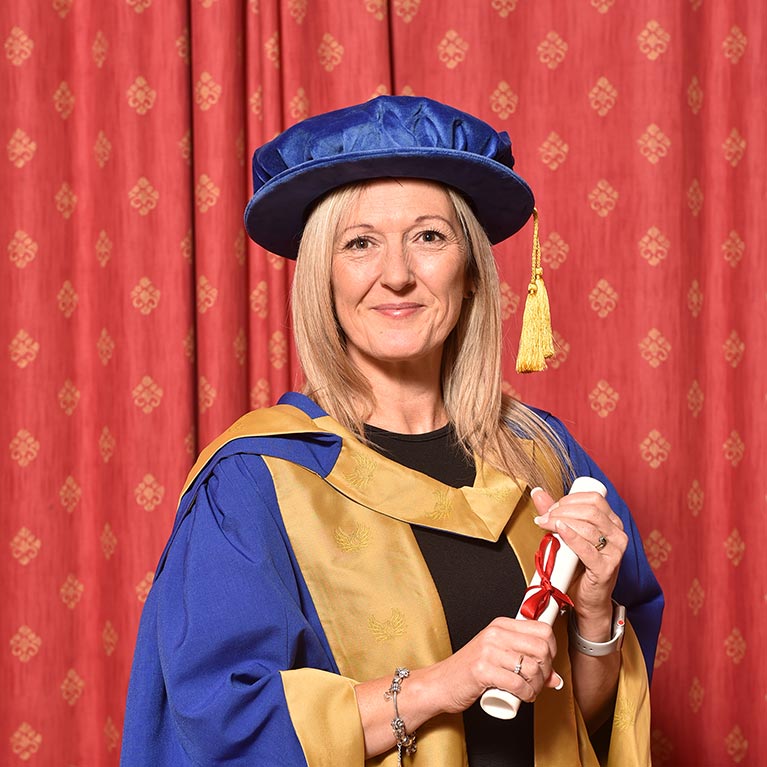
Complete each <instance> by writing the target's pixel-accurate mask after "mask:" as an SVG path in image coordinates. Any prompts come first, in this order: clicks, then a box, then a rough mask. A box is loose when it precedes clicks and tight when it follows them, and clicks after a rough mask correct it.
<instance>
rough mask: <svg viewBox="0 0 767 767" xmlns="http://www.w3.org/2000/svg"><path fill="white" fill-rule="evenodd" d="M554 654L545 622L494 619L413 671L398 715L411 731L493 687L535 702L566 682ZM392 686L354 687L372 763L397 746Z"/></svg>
mask: <svg viewBox="0 0 767 767" xmlns="http://www.w3.org/2000/svg"><path fill="white" fill-rule="evenodd" d="M556 653H557V644H556V641H555V639H554V632H553V631H552V629H551V627H550V626H547V625H546V624H545V623H539V622H538V621H526V620H518V619H516V618H496V619H495V620H494V621H493V622H492V623H490V625H489V626H487V627H486V628H484V629H483V630H482V631H480V632H479V634H477V635H476V636H475V637H474V639H472V640H471V641H470V642H468V643H467V644H466V645H464V646H463V647H462V648H461V649H460V650H458V652H456V653H453V655H451V656H450V657H448V658H445V660H442V661H439V662H438V663H435V664H434V665H432V666H426V667H425V668H418V669H411V671H410V676H409V677H408V679H407V681H406V682H404V683H403V685H402V693H401V694H400V695H399V696H398V698H397V705H398V708H399V713H400V716H401V717H402V719H403V720H404V722H405V726H406V727H407V730H408V732H413V731H414V730H416V729H417V728H418V727H420V726H421V725H422V724H423V723H424V722H426V721H428V720H429V719H432V718H433V717H435V716H437V715H439V714H444V713H448V714H459V713H461V712H463V711H465V710H466V709H467V708H469V706H471V705H472V703H474V701H475V700H477V699H478V698H479V696H480V695H482V693H483V692H484V691H485V690H487V689H488V688H490V687H500V688H501V689H503V690H508V691H509V692H511V693H513V694H514V695H516V696H517V697H518V698H520V699H521V700H525V701H530V702H532V701H534V700H535V699H536V697H538V695H539V694H540V692H541V690H542V689H543V688H544V687H559V686H560V685H561V683H562V679H561V677H560V676H559V674H557V672H556V671H554V670H553V667H552V662H553V660H554V656H555V655H556ZM519 663H521V668H520V670H519V673H518V674H517V673H515V671H514V669H515V668H516V666H517V664H519ZM390 682H391V677H381V678H380V679H373V680H370V681H369V682H362V683H360V684H358V685H356V686H355V693H356V695H357V705H358V707H359V711H360V719H361V721H362V729H363V731H364V734H365V758H368V759H369V758H370V757H373V756H376V755H377V754H380V753H382V752H383V751H386V750H388V749H390V748H392V746H393V745H394V738H393V735H392V729H391V719H392V715H393V709H392V703H391V701H388V700H387V699H386V698H385V696H384V692H385V691H386V690H387V689H388V687H389V684H390Z"/></svg>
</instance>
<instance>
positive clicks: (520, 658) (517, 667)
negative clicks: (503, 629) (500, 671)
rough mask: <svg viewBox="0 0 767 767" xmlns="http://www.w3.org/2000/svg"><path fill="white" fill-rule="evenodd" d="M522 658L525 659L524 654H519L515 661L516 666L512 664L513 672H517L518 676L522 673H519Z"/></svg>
mask: <svg viewBox="0 0 767 767" xmlns="http://www.w3.org/2000/svg"><path fill="white" fill-rule="evenodd" d="M524 659H525V656H524V655H520V656H519V662H518V663H517V665H516V666H514V673H515V674H519V675H520V676H521V675H522V674H521V672H522V661H523V660H524Z"/></svg>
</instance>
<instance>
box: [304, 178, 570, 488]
mask: <svg viewBox="0 0 767 767" xmlns="http://www.w3.org/2000/svg"><path fill="white" fill-rule="evenodd" d="M363 187H364V184H352V185H349V186H346V187H342V188H340V189H337V190H334V191H332V192H330V193H329V194H328V195H326V196H325V197H324V198H323V199H322V200H321V201H320V202H319V203H318V204H317V205H316V206H315V208H314V209H313V211H312V212H311V214H310V215H309V218H308V219H307V222H306V226H305V228H304V233H303V236H302V238H301V244H300V247H299V250H298V259H297V261H296V271H295V275H294V279H293V291H292V311H293V330H294V334H295V340H296V349H297V352H298V357H299V360H300V361H301V366H302V368H303V371H304V375H305V378H306V384H305V386H304V392H305V393H306V394H307V395H309V396H311V397H312V398H313V399H314V400H315V401H316V402H317V404H318V405H319V406H320V407H322V408H323V409H324V410H325V411H326V412H328V413H329V414H330V415H331V416H333V418H335V419H336V420H337V421H338V422H339V423H341V424H342V425H343V426H344V427H346V428H347V429H349V430H350V431H352V432H354V433H355V434H357V435H358V436H359V437H361V438H363V439H364V426H363V424H364V419H365V417H366V415H367V414H369V413H370V412H372V410H373V404H374V395H373V392H372V389H371V388H370V384H369V383H368V381H367V379H366V378H365V377H364V376H363V375H362V374H361V373H360V371H359V370H358V369H357V368H356V367H355V366H354V365H353V364H352V362H351V360H350V359H349V357H348V355H347V354H346V348H345V339H344V334H343V331H342V330H341V327H340V326H339V324H338V320H337V318H336V315H335V309H334V299H333V289H332V285H331V269H332V260H333V247H334V243H335V240H336V236H337V228H338V226H339V224H340V222H341V221H342V220H343V218H344V216H345V215H346V213H347V212H348V210H349V209H350V207H351V205H352V204H353V203H354V201H355V200H356V198H357V196H358V195H359V193H360V191H361V190H362V188H363ZM444 188H445V190H446V192H447V194H448V196H449V198H450V201H451V203H452V205H453V207H454V209H455V212H456V215H457V217H458V219H459V221H460V223H461V229H462V234H463V239H464V246H465V247H464V250H465V252H466V272H467V276H468V277H469V278H470V284H471V285H472V286H473V289H474V295H473V296H472V297H471V298H470V299H468V300H466V301H464V306H463V309H462V311H461V314H460V317H459V319H458V322H457V324H456V326H455V328H454V329H453V331H452V332H451V333H450V335H449V336H448V338H447V340H446V341H445V348H444V353H443V357H442V397H443V403H444V407H445V411H446V413H447V416H448V419H449V420H450V422H451V423H452V425H453V427H454V429H455V431H456V435H457V437H458V439H459V440H460V443H461V444H462V445H463V447H464V449H466V450H467V452H468V453H469V454H474V455H476V456H478V457H479V458H480V459H481V461H483V462H485V463H487V464H489V465H491V466H493V467H494V468H496V469H498V470H500V471H502V472H504V473H506V474H508V475H509V476H511V477H514V478H515V479H516V480H517V482H518V483H520V484H525V483H527V484H528V485H530V487H534V486H536V485H539V486H541V487H545V488H546V489H547V490H548V491H549V492H550V493H552V494H553V495H554V496H555V497H559V495H561V494H562V489H563V485H564V484H565V483H566V482H567V480H568V479H570V478H571V476H572V467H571V464H570V461H569V459H568V456H567V450H566V448H565V446H564V445H563V444H562V441H561V439H560V438H559V436H558V435H557V434H556V432H554V431H553V430H552V429H551V427H549V426H548V424H546V423H545V421H543V419H541V418H540V417H538V415H537V414H536V413H535V412H533V411H532V410H530V409H529V408H528V407H526V406H525V405H523V404H522V403H521V402H519V401H517V400H515V399H513V398H511V397H507V396H505V395H504V394H503V393H502V391H501V386H502V369H501V350H502V331H503V328H502V321H501V301H500V284H499V279H498V271H497V268H496V264H495V258H494V257H493V253H492V249H491V246H490V242H489V240H488V239H487V235H486V234H485V231H484V229H483V228H482V226H481V225H480V224H479V222H478V221H477V219H476V217H475V215H474V213H473V212H472V210H471V208H470V206H469V204H468V203H467V202H466V200H465V199H464V198H463V197H462V196H461V195H460V194H459V193H458V192H456V191H454V190H453V189H451V188H449V187H444ZM530 442H532V446H533V449H532V451H531V450H530Z"/></svg>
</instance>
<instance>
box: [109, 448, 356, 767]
mask: <svg viewBox="0 0 767 767" xmlns="http://www.w3.org/2000/svg"><path fill="white" fill-rule="evenodd" d="M307 512H308V513H311V512H310V510H307ZM354 684H355V682H354V681H353V680H351V679H346V678H344V677H342V676H340V675H339V674H338V668H337V666H336V663H335V661H334V659H333V657H332V654H331V652H330V648H329V646H328V643H327V640H326V638H325V635H324V632H323V631H322V627H321V625H320V623H319V619H318V617H317V614H316V611H315V609H314V606H313V604H312V602H311V598H310V596H309V593H308V590H307V588H306V585H305V583H304V580H303V577H302V575H301V572H300V570H299V568H298V565H297V563H296V561H295V557H294V556H293V553H292V549H291V547H290V543H289V541H288V538H287V534H286V532H285V528H284V526H283V524H282V520H281V517H280V514H279V508H278V506H277V500H276V497H275V495H274V489H273V483H272V480H271V475H270V474H269V471H268V469H267V468H266V465H265V464H264V461H263V459H261V458H260V457H259V456H254V455H241V454H238V455H233V456H228V457H226V458H224V459H222V460H220V461H218V462H217V463H216V464H215V465H214V466H213V467H212V468H211V469H210V470H209V471H208V472H207V475H206V477H205V479H204V481H201V482H198V483H196V485H195V487H194V494H193V498H191V500H190V499H186V501H185V503H183V504H182V509H181V510H180V512H179V516H178V518H177V522H176V526H175V528H174V532H173V535H172V537H171V541H170V543H169V545H168V547H167V548H166V551H165V553H164V555H163V559H162V560H161V565H160V568H159V569H158V574H157V576H156V578H155V582H154V584H153V587H152V590H151V592H150V596H149V598H148V599H147V604H146V605H145V610H144V615H143V616H142V625H141V628H140V631H139V639H138V642H137V650H136V656H135V660H134V668H133V672H132V676H131V689H130V690H129V695H128V705H127V708H126V725H125V731H124V738H123V743H124V746H123V761H122V764H123V767H126V766H127V765H146V764H153V765H157V766H158V767H164V765H168V766H170V765H174V766H175V765H179V764H195V765H218V764H224V763H226V764H227V765H249V766H252V765H255V764H270V765H285V766H286V767H288V765H289V766H290V767H295V766H296V765H308V766H309V767H312V765H319V764H330V763H335V764H345V765H363V764H364V741H363V735H362V727H361V723H360V719H359V713H358V709H357V705H356V698H355V694H354ZM148 731H149V733H148ZM129 741H131V742H135V743H136V745H135V746H131V745H130V743H129ZM142 743H143V745H142ZM141 749H144V751H143V752H141ZM330 755H332V758H329V757H330Z"/></svg>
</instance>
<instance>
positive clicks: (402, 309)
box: [372, 302, 422, 317]
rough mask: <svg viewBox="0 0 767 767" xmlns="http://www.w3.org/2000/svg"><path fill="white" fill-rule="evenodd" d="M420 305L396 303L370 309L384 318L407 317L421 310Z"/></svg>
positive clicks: (379, 305)
mask: <svg viewBox="0 0 767 767" xmlns="http://www.w3.org/2000/svg"><path fill="white" fill-rule="evenodd" d="M421 306H422V305H421V304H415V303H410V302H407V303H397V304H378V305H377V306H374V307H372V308H373V311H375V312H378V313H379V314H383V315H384V316H386V317H409V316H410V315H411V314H413V313H414V312H416V311H417V310H418V309H420V308H421Z"/></svg>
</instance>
